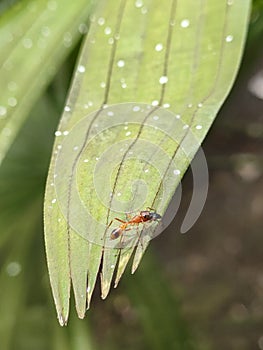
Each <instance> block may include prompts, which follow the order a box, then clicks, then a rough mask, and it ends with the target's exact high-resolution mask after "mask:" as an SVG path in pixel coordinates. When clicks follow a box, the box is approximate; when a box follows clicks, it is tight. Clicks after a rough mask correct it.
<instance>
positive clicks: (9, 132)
mask: <svg viewBox="0 0 263 350" xmlns="http://www.w3.org/2000/svg"><path fill="white" fill-rule="evenodd" d="M2 134H3V136H5V137H9V136H10V135H11V134H12V131H11V129H10V128H4V129H3V130H2Z"/></svg>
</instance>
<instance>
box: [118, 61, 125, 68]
mask: <svg viewBox="0 0 263 350" xmlns="http://www.w3.org/2000/svg"><path fill="white" fill-rule="evenodd" d="M117 66H118V67H120V68H121V67H124V66H125V62H124V61H123V60H119V61H118V62H117Z"/></svg>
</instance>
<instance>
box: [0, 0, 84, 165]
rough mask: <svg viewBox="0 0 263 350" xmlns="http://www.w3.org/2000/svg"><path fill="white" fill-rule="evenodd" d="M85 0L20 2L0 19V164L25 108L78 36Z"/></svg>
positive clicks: (28, 107)
mask: <svg viewBox="0 0 263 350" xmlns="http://www.w3.org/2000/svg"><path fill="white" fill-rule="evenodd" d="M89 3H90V2H87V1H85V0H78V1H69V0H56V1H46V0H39V1H29V0H24V1H20V2H19V3H18V4H17V5H15V6H13V7H12V8H11V9H10V10H8V11H7V12H5V13H4V14H3V15H2V16H1V19H0V43H1V44H0V47H1V50H0V64H1V68H0V77H1V80H0V90H1V97H0V163H1V161H2V160H3V158H4V157H5V155H6V152H7V151H8V149H9V147H10V146H11V144H12V142H13V140H14V138H15V136H16V135H17V133H18V131H19V130H20V128H21V125H22V124H23V122H24V120H25V119H26V118H27V116H28V113H29V111H30V110H31V108H32V106H33V105H34V104H35V102H36V101H37V99H38V97H39V96H40V95H41V93H42V92H43V90H44V89H45V87H46V86H47V85H48V84H49V82H50V81H51V80H52V78H53V76H54V74H55V73H56V71H57V69H58V67H59V66H60V65H61V63H62V61H63V60H64V59H65V57H66V56H67V55H68V54H69V52H70V51H71V50H72V48H73V47H74V46H75V44H76V42H77V40H79V38H80V36H81V33H82V32H83V30H86V29H87V26H86V24H85V22H87V17H88V14H89V10H90V6H89Z"/></svg>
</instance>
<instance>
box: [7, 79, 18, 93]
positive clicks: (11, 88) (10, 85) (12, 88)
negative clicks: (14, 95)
mask: <svg viewBox="0 0 263 350" xmlns="http://www.w3.org/2000/svg"><path fill="white" fill-rule="evenodd" d="M7 88H8V90H9V91H15V90H16V89H17V84H16V83H15V82H14V81H10V82H9V83H8V85H7Z"/></svg>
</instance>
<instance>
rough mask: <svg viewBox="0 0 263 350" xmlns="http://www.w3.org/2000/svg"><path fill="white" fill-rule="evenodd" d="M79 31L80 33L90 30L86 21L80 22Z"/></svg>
mask: <svg viewBox="0 0 263 350" xmlns="http://www.w3.org/2000/svg"><path fill="white" fill-rule="evenodd" d="M79 32H80V34H86V33H87V32H88V27H87V25H86V24H85V23H80V25H79Z"/></svg>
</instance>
